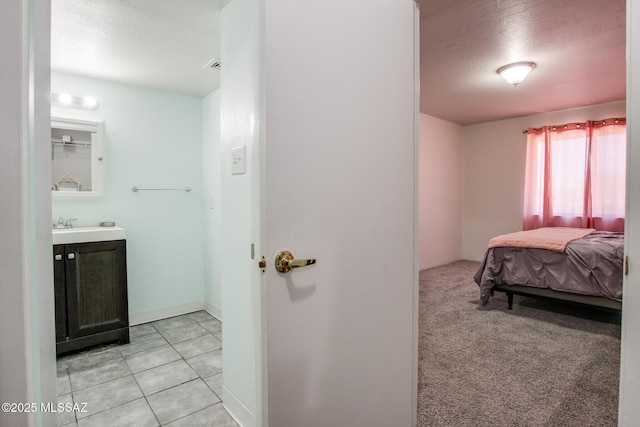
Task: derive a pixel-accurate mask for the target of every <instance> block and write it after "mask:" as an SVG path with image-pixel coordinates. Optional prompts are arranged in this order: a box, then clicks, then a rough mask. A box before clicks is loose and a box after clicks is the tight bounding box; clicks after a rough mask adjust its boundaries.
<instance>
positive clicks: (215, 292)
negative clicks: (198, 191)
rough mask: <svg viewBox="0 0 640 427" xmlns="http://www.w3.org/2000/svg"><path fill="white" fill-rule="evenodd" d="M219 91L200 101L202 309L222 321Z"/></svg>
mask: <svg viewBox="0 0 640 427" xmlns="http://www.w3.org/2000/svg"><path fill="white" fill-rule="evenodd" d="M220 168H221V158H220V90H219V89H218V90H215V91H213V92H212V93H210V94H209V95H207V96H206V97H205V98H203V99H202V173H203V181H204V184H203V188H202V193H203V197H204V201H205V203H204V229H205V233H204V234H205V237H204V283H205V288H204V299H205V308H206V309H207V310H208V311H209V312H210V313H211V314H213V315H215V316H216V317H218V318H219V319H222V274H221V270H222V257H223V245H222V244H221V242H222V228H221V221H222V182H221V181H222V174H221V173H220Z"/></svg>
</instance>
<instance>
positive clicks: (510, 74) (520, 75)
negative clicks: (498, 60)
mask: <svg viewBox="0 0 640 427" xmlns="http://www.w3.org/2000/svg"><path fill="white" fill-rule="evenodd" d="M534 68H536V64H535V63H534V62H529V61H524V62H515V63H513V64H508V65H505V66H503V67H500V68H498V70H497V71H496V72H497V73H498V74H500V76H501V77H502V78H503V79H505V80H506V81H507V82H509V83H510V84H512V85H514V86H518V84H520V83H522V81H523V80H524V79H525V78H527V76H528V75H529V73H530V72H531V70H533V69H534Z"/></svg>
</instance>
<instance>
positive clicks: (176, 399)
mask: <svg viewBox="0 0 640 427" xmlns="http://www.w3.org/2000/svg"><path fill="white" fill-rule="evenodd" d="M130 339H131V342H130V343H129V344H126V345H120V346H118V345H115V344H114V345H109V346H103V347H99V348H95V349H92V350H89V351H85V352H82V353H77V354H72V355H69V356H62V357H60V358H59V359H58V362H57V366H58V384H57V385H58V402H59V403H65V404H69V406H72V405H74V404H75V405H76V407H80V408H82V406H83V404H85V403H86V406H85V408H84V409H85V410H86V412H59V413H58V425H59V426H79V427H82V426H109V427H120V426H126V427H129V426H174V427H175V426H189V427H192V426H193V427H197V426H203V427H204V426H211V427H237V426H238V424H236V422H235V421H234V420H233V418H231V416H229V414H228V413H227V412H226V411H225V409H224V408H223V407H222V402H221V400H220V398H221V396H222V324H221V323H220V321H219V320H217V319H216V318H214V317H213V316H211V315H210V314H209V313H207V312H206V311H198V312H195V313H190V314H185V315H182V316H176V317H171V318H168V319H163V320H158V321H156V322H151V323H145V324H143V325H137V326H132V327H131V328H130Z"/></svg>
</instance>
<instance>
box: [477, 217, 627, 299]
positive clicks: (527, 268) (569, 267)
mask: <svg viewBox="0 0 640 427" xmlns="http://www.w3.org/2000/svg"><path fill="white" fill-rule="evenodd" d="M623 260H624V234H623V233H617V232H608V231H596V230H594V229H582V228H570V227H547V228H540V229H536V230H529V231H521V232H517V233H510V234H505V235H501V236H496V237H494V238H493V239H491V241H490V242H489V245H488V249H487V251H486V253H485V256H484V260H483V262H482V264H481V265H480V268H479V269H478V271H477V272H476V274H475V276H474V280H475V282H476V283H477V284H478V286H479V287H480V301H481V303H482V304H483V305H486V304H487V303H488V301H489V298H490V297H491V295H493V293H494V291H501V292H505V293H506V294H507V298H508V308H509V309H510V310H511V309H512V307H513V295H524V296H530V297H538V298H551V299H556V300H562V301H567V302H572V303H578V304H586V305H590V306H596V307H601V308H604V309H610V310H621V308H622V302H621V301H622V274H623Z"/></svg>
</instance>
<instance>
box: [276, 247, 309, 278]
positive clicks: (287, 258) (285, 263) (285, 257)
mask: <svg viewBox="0 0 640 427" xmlns="http://www.w3.org/2000/svg"><path fill="white" fill-rule="evenodd" d="M315 263H316V260H315V259H313V258H310V259H294V258H293V254H292V253H291V252H289V251H281V252H279V253H278V255H276V270H277V271H279V272H280V273H286V272H288V271H290V270H291V269H292V268H298V267H306V266H307V265H311V264H315Z"/></svg>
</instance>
